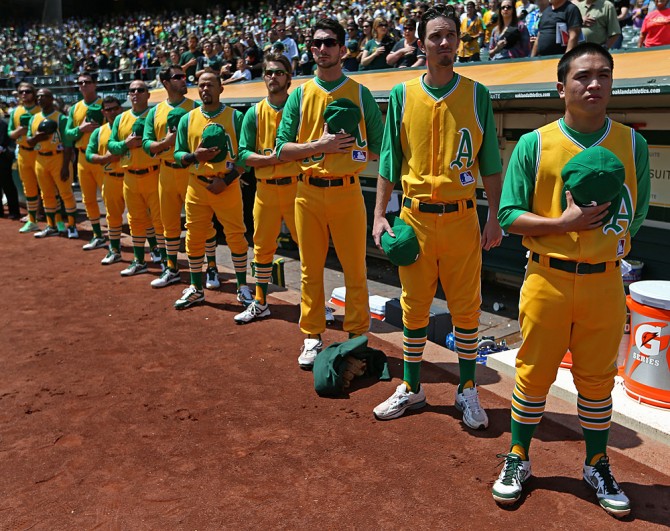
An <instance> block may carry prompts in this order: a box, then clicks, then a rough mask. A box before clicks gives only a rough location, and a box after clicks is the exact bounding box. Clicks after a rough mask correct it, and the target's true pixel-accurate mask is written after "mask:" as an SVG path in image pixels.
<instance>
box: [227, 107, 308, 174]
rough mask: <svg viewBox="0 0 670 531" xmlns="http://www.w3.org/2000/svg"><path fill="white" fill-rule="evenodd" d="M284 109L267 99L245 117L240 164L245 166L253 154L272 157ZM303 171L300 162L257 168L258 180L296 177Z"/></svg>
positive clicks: (250, 110)
mask: <svg viewBox="0 0 670 531" xmlns="http://www.w3.org/2000/svg"><path fill="white" fill-rule="evenodd" d="M283 110H284V107H275V106H274V105H272V104H271V103H270V102H269V101H268V99H267V98H265V99H264V100H262V101H259V102H258V103H257V104H256V105H254V106H253V107H251V108H250V109H249V110H248V111H247V113H246V114H245V115H244V121H243V122H242V134H241V136H240V154H239V161H240V164H245V163H246V160H247V158H248V157H249V155H250V154H251V153H258V154H259V155H270V154H272V152H273V151H274V148H275V144H276V141H277V130H278V129H279V124H280V123H281V119H282V114H283ZM301 171H302V167H301V165H300V163H299V162H297V161H291V162H282V163H280V164H275V165H273V166H265V167H263V168H256V171H255V173H256V178H257V179H261V180H267V179H274V178H278V177H295V176H297V175H298V174H300V172H301Z"/></svg>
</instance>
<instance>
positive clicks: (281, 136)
mask: <svg viewBox="0 0 670 531" xmlns="http://www.w3.org/2000/svg"><path fill="white" fill-rule="evenodd" d="M301 100H302V87H298V88H296V89H295V90H294V91H293V92H291V94H289V97H288V99H287V100H286V105H284V112H283V113H282V117H281V123H280V124H279V129H278V130H277V146H276V150H277V158H279V157H280V155H281V150H282V148H283V147H284V144H286V143H287V142H295V139H296V137H297V136H298V125H299V124H300V102H301Z"/></svg>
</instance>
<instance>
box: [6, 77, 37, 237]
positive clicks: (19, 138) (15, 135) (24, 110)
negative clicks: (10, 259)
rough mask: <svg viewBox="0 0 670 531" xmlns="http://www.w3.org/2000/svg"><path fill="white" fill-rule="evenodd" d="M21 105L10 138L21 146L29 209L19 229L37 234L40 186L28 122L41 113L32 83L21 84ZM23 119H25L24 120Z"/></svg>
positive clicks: (12, 119) (13, 114)
mask: <svg viewBox="0 0 670 531" xmlns="http://www.w3.org/2000/svg"><path fill="white" fill-rule="evenodd" d="M18 92H19V98H20V100H21V105H18V106H17V107H16V108H15V109H14V110H12V112H11V114H10V115H9V137H10V138H11V139H12V140H14V141H15V142H16V143H17V144H18V146H19V153H18V156H17V158H16V163H17V166H18V170H19V177H20V178H21V183H22V184H23V195H24V196H25V198H26V207H27V209H28V221H26V223H25V225H23V227H21V228H20V229H19V232H22V233H25V232H37V231H39V230H40V227H39V225H38V224H37V208H38V206H39V195H40V191H39V186H38V184H37V175H36V174H35V158H36V157H37V153H36V151H35V148H32V147H30V145H28V137H27V133H28V122H30V118H31V117H32V116H33V115H35V114H37V113H38V112H39V110H40V109H39V107H38V106H37V105H36V101H35V93H36V91H35V87H34V86H33V85H31V84H30V83H26V82H21V83H19V86H18ZM24 115H25V117H24ZM22 117H23V118H22Z"/></svg>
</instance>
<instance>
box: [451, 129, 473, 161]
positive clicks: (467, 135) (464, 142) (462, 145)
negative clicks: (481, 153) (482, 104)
mask: <svg viewBox="0 0 670 531" xmlns="http://www.w3.org/2000/svg"><path fill="white" fill-rule="evenodd" d="M458 132H459V133H460V135H461V138H460V140H459V141H458V151H457V152H456V158H455V159H454V160H452V161H451V164H449V168H451V169H452V170H453V169H454V168H458V169H459V170H460V169H462V168H464V167H465V168H469V167H470V166H472V165H473V164H474V163H475V154H474V152H473V148H472V133H471V132H470V130H469V129H468V128H467V127H464V128H463V129H459V131H458Z"/></svg>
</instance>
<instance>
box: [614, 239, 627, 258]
mask: <svg viewBox="0 0 670 531" xmlns="http://www.w3.org/2000/svg"><path fill="white" fill-rule="evenodd" d="M625 250H626V240H625V239H621V240H619V241H618V242H617V244H616V255H617V257H619V256H623V254H624V252H625Z"/></svg>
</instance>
